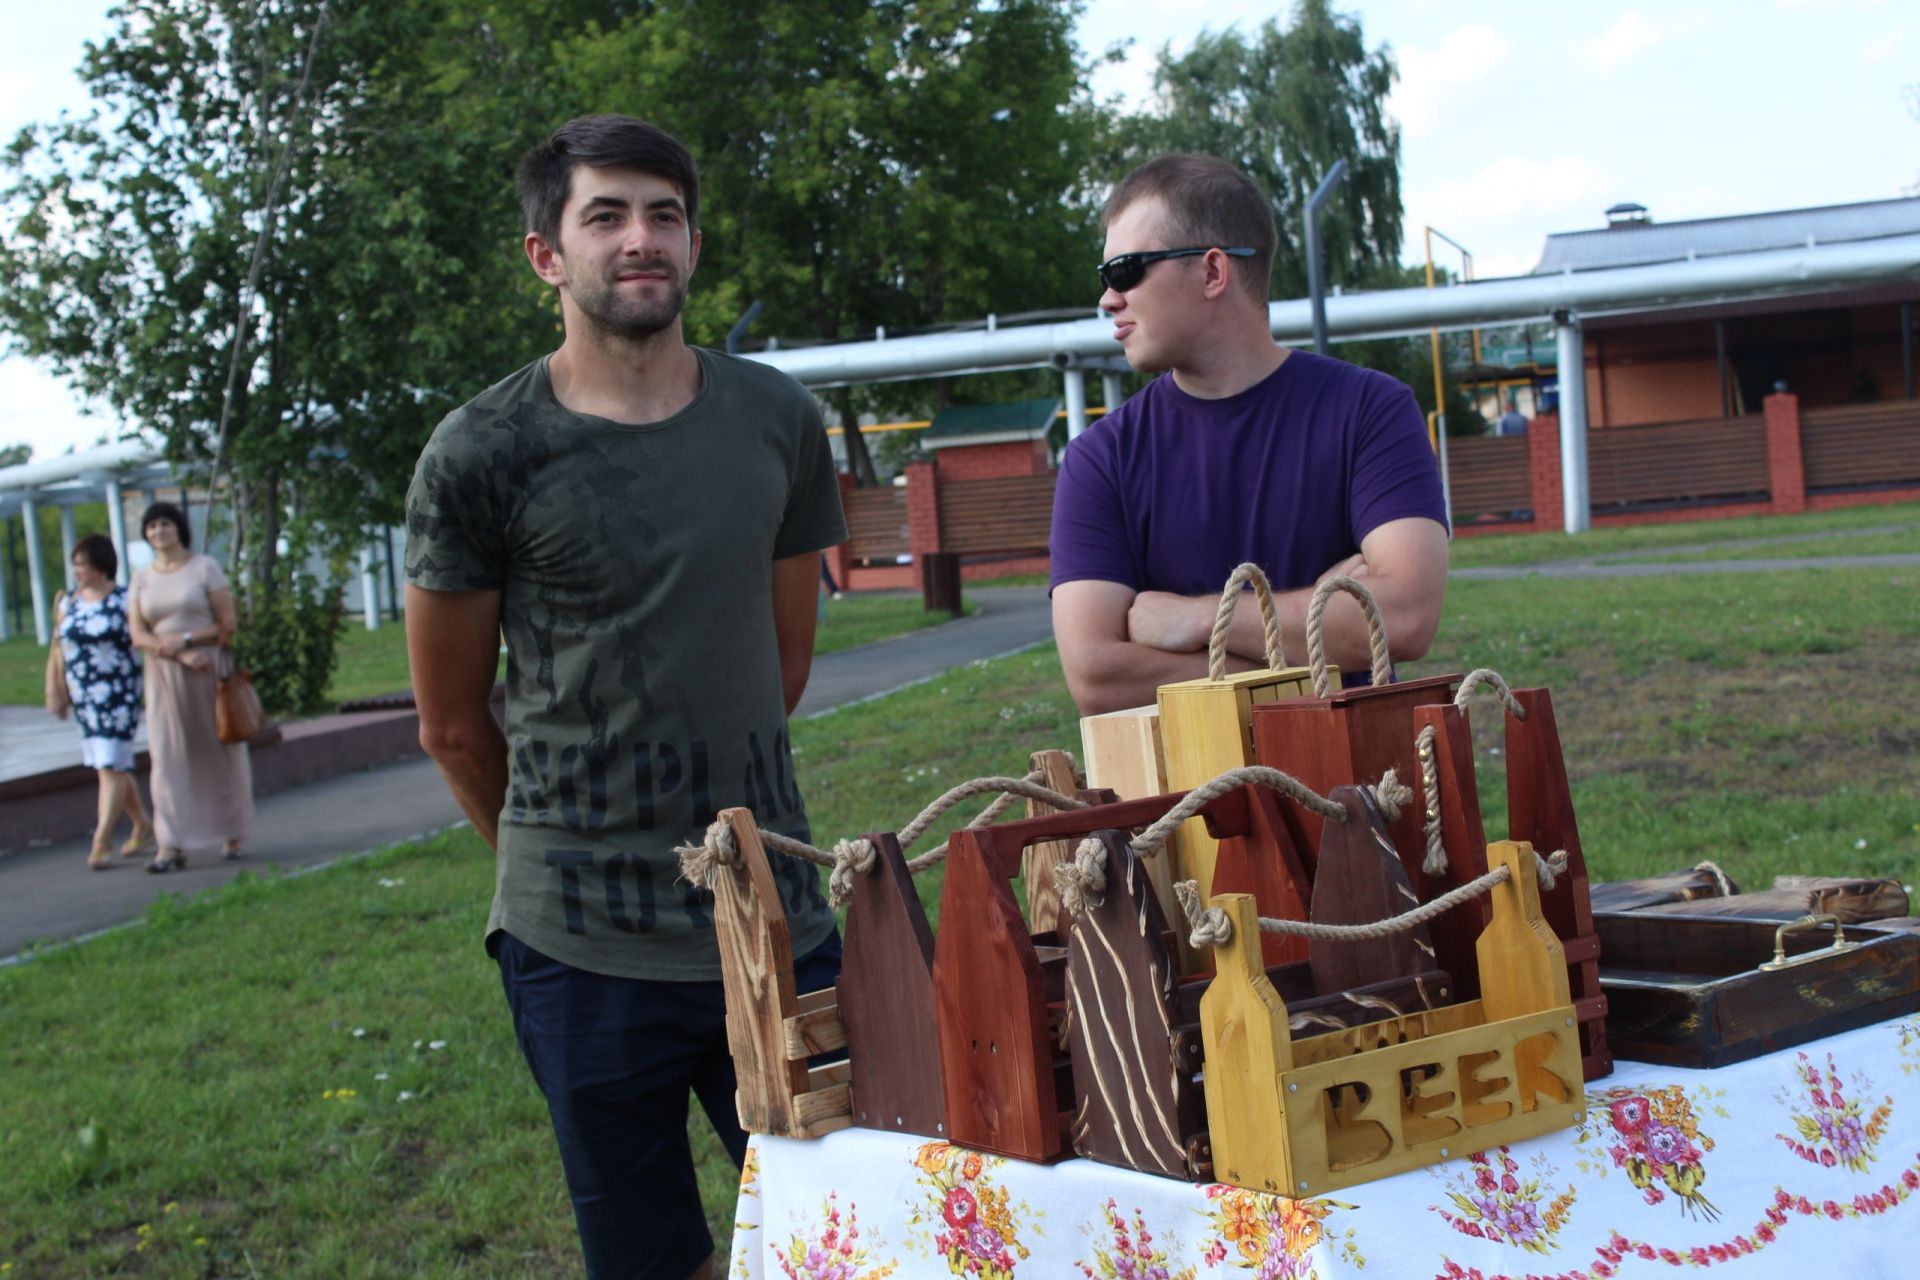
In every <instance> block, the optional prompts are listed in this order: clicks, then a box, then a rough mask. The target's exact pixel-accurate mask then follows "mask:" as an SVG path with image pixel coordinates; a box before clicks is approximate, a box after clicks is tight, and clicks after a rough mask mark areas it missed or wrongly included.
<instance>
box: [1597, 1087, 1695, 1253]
mask: <svg viewBox="0 0 1920 1280" xmlns="http://www.w3.org/2000/svg"><path fill="white" fill-rule="evenodd" d="M1590 1140H1591V1141H1597V1142H1599V1143H1601V1144H1602V1145H1603V1146H1604V1149H1605V1151H1606V1154H1607V1156H1608V1157H1609V1159H1610V1161H1611V1163H1612V1166H1613V1167H1614V1168H1616V1169H1624V1170H1626V1173H1627V1180H1628V1181H1629V1182H1631V1183H1633V1185H1634V1186H1636V1187H1638V1188H1639V1189H1640V1195H1641V1198H1642V1199H1643V1200H1645V1201H1646V1202H1647V1203H1648V1204H1659V1203H1661V1202H1662V1201H1664V1200H1665V1199H1666V1198H1667V1196H1668V1194H1669V1193H1671V1194H1672V1195H1675V1196H1677V1197H1679V1200H1680V1212H1681V1213H1683V1214H1685V1215H1686V1216H1687V1217H1689V1218H1691V1219H1693V1220H1694V1221H1696V1222H1698V1221H1706V1222H1713V1221H1715V1220H1717V1219H1718V1218H1719V1217H1720V1211H1719V1210H1718V1209H1716V1208H1715V1207H1714V1205H1713V1201H1711V1200H1709V1199H1707V1197H1706V1196H1705V1195H1704V1194H1702V1192H1701V1190H1700V1187H1701V1184H1703V1183H1704V1182H1706V1180H1707V1169H1706V1159H1705V1157H1706V1153H1707V1152H1709V1151H1711V1150H1713V1139H1712V1138H1710V1137H1708V1136H1707V1135H1706V1134H1704V1133H1702V1132H1700V1124H1699V1121H1698V1120H1697V1119H1695V1117H1694V1113H1693V1105H1692V1104H1691V1103H1690V1102H1688V1101H1687V1091H1686V1089H1685V1088H1684V1087H1683V1086H1681V1085H1677V1084H1670V1085H1666V1086H1665V1087H1663V1088H1659V1089H1643V1090H1638V1091H1635V1090H1631V1089H1609V1090H1607V1091H1606V1092H1605V1093H1600V1094H1589V1095H1588V1096H1587V1118H1586V1120H1585V1121H1583V1122H1582V1124H1581V1126H1580V1136H1579V1137H1577V1138H1575V1139H1574V1141H1575V1142H1576V1143H1579V1144H1585V1143H1587V1142H1588V1141H1590ZM1584 1167H1587V1168H1592V1169H1596V1170H1597V1171H1598V1172H1600V1173H1601V1175H1602V1176H1605V1171H1606V1165H1604V1164H1597V1163H1596V1164H1595V1165H1587V1166H1584Z"/></svg>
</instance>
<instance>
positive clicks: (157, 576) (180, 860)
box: [128, 502, 253, 871]
mask: <svg viewBox="0 0 1920 1280" xmlns="http://www.w3.org/2000/svg"><path fill="white" fill-rule="evenodd" d="M140 524H141V529H142V532H143V533H144V534H145V535H146V539H147V543H148V545H149V546H151V547H152V548H153V563H152V564H150V565H148V566H147V567H146V568H144V569H142V570H140V571H139V572H138V573H136V574H135V575H134V576H133V585H132V589H131V591H130V593H129V594H130V596H131V600H130V603H131V606H132V607H131V609H130V610H129V611H128V612H129V622H130V623H131V624H132V629H133V642H134V644H135V646H137V647H138V648H140V649H142V650H144V651H145V652H147V653H149V654H151V655H153V660H152V661H149V662H148V663H147V751H148V754H149V755H150V757H151V758H152V761H153V769H152V773H151V775H150V778H149V783H150V785H151V787H152V790H153V817H154V825H155V826H156V827H157V828H158V830H159V838H160V852H159V853H158V854H157V855H155V857H154V859H153V861H152V862H151V863H149V864H148V865H147V870H149V871H171V870H172V869H173V868H175V867H183V866H185V865H186V863H187V851H188V850H189V849H193V848H200V847H204V846H207V845H211V844H219V845H221V846H222V847H223V852H224V855H225V856H226V857H228V858H237V857H239V856H240V846H241V842H242V841H244V840H245V839H246V838H247V835H248V833H249V832H250V831H251V830H252V827H253V766H252V764H251V762H250V761H249V760H248V758H247V747H246V744H245V743H239V744H237V745H234V746H227V745H226V744H225V743H222V742H221V741H220V734H219V730H218V728H217V721H216V719H215V711H214V702H215V697H216V692H217V685H218V680H217V677H216V673H215V665H216V658H217V656H218V654H219V652H220V649H221V646H223V645H225V644H226V643H227V642H229V641H230V640H232V639H233V635H234V630H235V622H234V609H233V593H232V592H231V591H229V590H228V588H227V576H226V574H224V573H222V572H221V570H220V565H219V563H218V562H217V561H215V560H214V559H213V557H211V556H207V555H200V554H196V553H195V552H194V550H193V534H192V531H191V530H190V529H189V527H188V525H187V518H186V516H185V515H184V514H183V513H182V512H181V510H180V508H178V507H176V506H174V505H173V504H172V503H169V502H156V503H154V504H153V505H152V506H151V507H148V508H147V511H146V514H145V515H143V516H142V517H141V518H140Z"/></svg>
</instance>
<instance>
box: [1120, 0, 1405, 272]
mask: <svg viewBox="0 0 1920 1280" xmlns="http://www.w3.org/2000/svg"><path fill="white" fill-rule="evenodd" d="M1397 75H1398V71H1397V70H1396V68H1395V66H1394V62H1393V57H1392V55H1391V54H1390V53H1389V52H1388V51H1387V50H1385V49H1384V48H1377V49H1375V50H1373V51H1372V52H1368V51H1367V47H1366V41H1365V38H1364V36H1363V35H1362V32H1361V29H1360V20H1359V19H1358V18H1356V17H1349V16H1345V15H1342V14H1338V13H1335V12H1333V9H1332V6H1331V5H1330V3H1329V2H1328V0H1301V2H1300V4H1299V7H1298V8H1297V9H1296V10H1295V12H1294V17H1293V22H1292V24H1291V25H1290V26H1287V27H1284V28H1283V27H1282V26H1281V25H1280V24H1279V23H1278V22H1277V21H1275V20H1273V19H1268V20H1267V21H1266V22H1265V23H1263V24H1261V26H1260V27H1259V29H1258V30H1257V31H1256V32H1255V33H1254V34H1253V36H1252V37H1251V38H1249V37H1247V36H1243V35H1241V34H1240V32H1239V31H1237V30H1232V29H1229V30H1227V31H1221V32H1213V31H1202V32H1201V33H1200V34H1199V35H1198V36H1197V37H1195V39H1194V42H1193V45H1192V47H1191V48H1190V49H1188V50H1187V52H1186V53H1184V54H1182V55H1181V56H1179V57H1174V56H1172V55H1171V53H1170V52H1169V51H1168V50H1167V49H1164V48H1163V49H1162V50H1161V51H1160V58H1159V66H1158V68H1157V69H1156V70H1155V72H1154V91H1155V94H1156V100H1155V102H1154V104H1153V107H1152V109H1151V110H1149V111H1147V112H1145V113H1142V114H1139V115H1135V116H1130V117H1123V118H1121V119H1119V120H1118V121H1116V122H1115V126H1114V131H1113V133H1112V134H1111V135H1110V138H1109V141H1108V147H1107V150H1108V152H1109V155H1110V157H1111V158H1110V160H1109V162H1108V174H1107V177H1108V179H1109V180H1111V179H1114V178H1118V177H1119V176H1120V175H1121V174H1122V173H1124V172H1126V171H1127V170H1128V169H1131V168H1132V167H1133V166H1134V165H1136V164H1138V163H1140V162H1141V161H1142V160H1145V159H1146V158H1148V157H1149V156H1152V155H1155V154H1158V153H1160V152H1164V151H1199V152H1203V153H1205V154H1208V155H1215V156H1219V157H1221V158H1222V159H1224V160H1228V161H1231V162H1232V163H1233V164H1235V165H1237V166H1239V167H1240V169H1242V170H1243V171H1244V172H1245V173H1246V174H1247V175H1248V176H1249V177H1251V178H1252V179H1253V181H1254V183H1255V185H1257V186H1258V187H1259V188H1260V189H1261V190H1262V191H1265V192H1266V193H1267V195H1268V198H1269V199H1270V200H1271V201H1272V204H1273V216H1274V220H1275V221H1276V223H1278V227H1279V244H1278V246H1277V249H1276V252H1275V253H1274V263H1273V285H1272V288H1273V290H1274V294H1275V296H1277V297H1282V298H1293V297H1302V296H1304V295H1305V294H1306V291H1307V267H1306V252H1305V245H1304V243H1303V241H1304V232H1303V230H1302V226H1303V223H1302V219H1303V218H1304V216H1305V212H1306V206H1307V198H1308V197H1309V196H1310V195H1312V194H1313V189H1314V188H1315V187H1316V186H1318V185H1319V183H1320V180H1321V178H1322V177H1324V176H1325V175H1326V173H1327V172H1328V171H1329V170H1331V169H1332V168H1333V165H1334V163H1335V162H1336V161H1339V160H1345V161H1346V162H1347V174H1346V177H1345V179H1344V180H1343V181H1342V182H1341V184H1340V186H1339V187H1338V188H1337V189H1336V190H1335V193H1334V196H1333V199H1332V200H1331V201H1330V202H1329V204H1328V205H1327V207H1326V210H1325V212H1324V213H1323V215H1322V220H1321V243H1322V245H1323V246H1324V249H1325V252H1326V259H1327V280H1328V282H1329V283H1331V284H1344V285H1348V286H1366V285H1371V284H1373V283H1375V281H1376V279H1377V278H1378V277H1379V276H1381V275H1382V274H1392V273H1395V272H1396V271H1397V270H1398V264H1399V257H1400V239H1401V216H1402V208H1401V200H1400V127H1399V126H1398V125H1397V124H1395V123H1394V122H1393V121H1391V120H1390V119H1388V118H1387V116H1386V114H1385V109H1384V104H1385V101H1386V97H1387V93H1388V91H1389V90H1390V89H1392V87H1393V82H1394V80H1395V78H1396V77H1397Z"/></svg>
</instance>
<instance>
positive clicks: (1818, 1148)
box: [1774, 1053, 1893, 1173]
mask: <svg viewBox="0 0 1920 1280" xmlns="http://www.w3.org/2000/svg"><path fill="white" fill-rule="evenodd" d="M1794 1056H1795V1057H1796V1058H1797V1059H1798V1060H1799V1061H1798V1065H1797V1066H1796V1067H1795V1068H1794V1071H1795V1073H1796V1074H1797V1075H1798V1076H1799V1078H1800V1086H1801V1088H1802V1089H1804V1090H1805V1099H1804V1104H1803V1105H1805V1106H1806V1110H1804V1111H1802V1110H1798V1109H1795V1110H1794V1111H1793V1112H1792V1115H1793V1127H1794V1129H1795V1130H1796V1131H1797V1132H1798V1134H1799V1137H1797V1138H1796V1137H1793V1136H1791V1135H1788V1134H1784V1133H1776V1134H1775V1135H1774V1137H1776V1138H1778V1139H1780V1141H1782V1142H1784V1143H1786V1144H1787V1150H1789V1151H1791V1152H1793V1154H1795V1155H1797V1156H1799V1157H1800V1158H1801V1159H1802V1160H1805V1161H1807V1162H1808V1163H1810V1164H1817V1165H1820V1166H1821V1167H1823V1168H1827V1169H1831V1168H1833V1167H1834V1166H1835V1165H1844V1166H1845V1167H1847V1168H1849V1169H1852V1170H1853V1171H1854V1172H1855V1173H1865V1172H1866V1171H1867V1167H1868V1166H1869V1165H1871V1164H1872V1163H1873V1160H1874V1148H1875V1147H1877V1146H1879V1145H1880V1136H1881V1135H1882V1134H1883V1133H1885V1132H1886V1131H1887V1121H1888V1120H1889V1119H1890V1118H1892V1116H1893V1095H1891V1094H1888V1095H1887V1096H1886V1098H1885V1099H1884V1100H1883V1101H1882V1102H1881V1103H1880V1105H1879V1106H1877V1107H1875V1108H1874V1109H1873V1110H1872V1111H1871V1112H1868V1111H1866V1110H1865V1104H1864V1103H1862V1102H1861V1101H1860V1099H1859V1098H1858V1097H1852V1098H1849V1097H1848V1096H1847V1094H1848V1092H1849V1091H1850V1090H1849V1089H1848V1087H1847V1086H1844V1085H1842V1084H1841V1082H1840V1070H1839V1068H1838V1067H1836V1066H1834V1063H1833V1055H1832V1054H1831V1053H1829V1054H1828V1055H1827V1069H1826V1070H1825V1071H1824V1072H1823V1071H1821V1069H1820V1067H1819V1065H1818V1064H1816V1063H1815V1062H1814V1061H1813V1059H1811V1058H1809V1057H1808V1056H1807V1055H1806V1054H1804V1053H1797V1054H1795V1055H1794ZM1853 1082H1854V1084H1855V1085H1857V1086H1859V1087H1860V1088H1861V1089H1862V1090H1867V1089H1871V1088H1872V1087H1873V1086H1872V1083H1871V1082H1870V1081H1868V1079H1867V1078H1866V1077H1865V1076H1863V1075H1855V1076H1854V1078H1853ZM1774 1100H1775V1101H1777V1102H1780V1103H1783V1104H1786V1105H1788V1106H1792V1105H1793V1103H1794V1102H1795V1101H1796V1098H1795V1095H1794V1094H1793V1092H1792V1091H1791V1090H1787V1089H1782V1090H1781V1091H1780V1092H1779V1093H1776V1094H1775V1095H1774Z"/></svg>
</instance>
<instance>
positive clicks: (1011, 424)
mask: <svg viewBox="0 0 1920 1280" xmlns="http://www.w3.org/2000/svg"><path fill="white" fill-rule="evenodd" d="M1059 412H1060V400H1059V398H1058V397H1057V396H1056V397H1052V398H1043V399H1039V400H1015V401H1013V402H1011V403H1009V404H968V405H961V406H959V407H957V408H953V409H942V410H941V411H940V412H939V413H937V414H935V415H934V416H933V425H932V426H930V427H928V428H927V432H926V434H925V435H924V436H922V437H921V441H922V443H923V444H926V445H928V446H929V447H937V446H935V442H936V441H953V440H958V439H967V440H974V439H977V438H978V437H980V436H1007V437H1010V438H1015V439H1029V440H1031V439H1034V438H1035V437H1038V436H1043V435H1045V434H1046V433H1047V428H1049V427H1051V426H1052V425H1053V419H1054V417H1055V415H1057V414H1058V413H1059Z"/></svg>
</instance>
